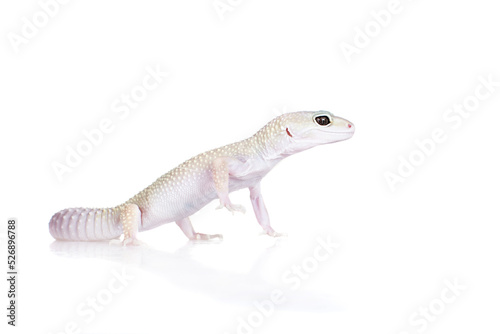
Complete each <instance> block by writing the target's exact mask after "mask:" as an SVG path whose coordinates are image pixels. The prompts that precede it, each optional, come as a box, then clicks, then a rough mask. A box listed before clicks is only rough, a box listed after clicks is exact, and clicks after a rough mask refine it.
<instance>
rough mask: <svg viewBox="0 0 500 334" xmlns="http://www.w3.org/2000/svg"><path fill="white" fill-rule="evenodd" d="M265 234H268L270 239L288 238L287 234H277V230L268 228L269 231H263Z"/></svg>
mask: <svg viewBox="0 0 500 334" xmlns="http://www.w3.org/2000/svg"><path fill="white" fill-rule="evenodd" d="M263 232H264V233H265V234H267V235H268V236H270V237H274V238H279V237H287V236H288V234H287V233H278V232H276V231H275V230H273V229H272V228H271V227H269V228H267V229H264V231H263Z"/></svg>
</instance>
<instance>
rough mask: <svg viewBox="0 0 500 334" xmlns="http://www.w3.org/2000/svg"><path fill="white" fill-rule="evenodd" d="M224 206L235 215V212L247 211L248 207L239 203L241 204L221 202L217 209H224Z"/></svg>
mask: <svg viewBox="0 0 500 334" xmlns="http://www.w3.org/2000/svg"><path fill="white" fill-rule="evenodd" d="M222 208H226V209H228V210H229V212H231V213H232V214H233V215H234V213H235V212H241V213H245V212H246V209H245V207H244V206H243V205H239V204H232V203H224V204H223V203H222V202H221V203H220V205H219V206H218V207H217V208H216V209H217V210H219V209H222Z"/></svg>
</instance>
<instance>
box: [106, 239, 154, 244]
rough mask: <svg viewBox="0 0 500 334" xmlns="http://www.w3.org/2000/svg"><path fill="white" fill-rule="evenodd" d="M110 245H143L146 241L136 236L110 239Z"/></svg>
mask: <svg viewBox="0 0 500 334" xmlns="http://www.w3.org/2000/svg"><path fill="white" fill-rule="evenodd" d="M109 244H110V245H118V246H142V245H145V243H144V242H142V241H140V240H139V239H136V238H127V239H124V240H119V239H113V240H110V241H109Z"/></svg>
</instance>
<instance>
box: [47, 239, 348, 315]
mask: <svg viewBox="0 0 500 334" xmlns="http://www.w3.org/2000/svg"><path fill="white" fill-rule="evenodd" d="M268 239H269V240H268V241H267V242H263V243H262V242H255V243H253V244H249V243H239V244H230V243H226V242H224V241H222V242H216V241H214V242H187V243H186V244H185V245H184V246H182V247H180V248H178V249H177V250H176V251H174V252H167V251H163V250H157V249H155V248H152V247H149V246H147V245H143V246H137V247H122V246H117V245H110V244H109V242H66V241H55V242H53V243H52V244H51V245H50V249H51V251H52V252H53V253H54V254H56V255H58V256H63V257H69V258H87V259H97V260H105V261H111V262H115V263H118V264H120V265H125V266H132V267H135V268H136V269H139V270H144V271H146V272H150V273H153V274H154V275H157V276H159V277H161V278H162V279H163V280H165V281H167V282H168V283H169V284H172V285H174V286H176V287H178V288H180V289H185V290H189V291H191V292H193V293H198V294H200V295H204V296H208V297H210V298H213V299H215V300H218V301H219V302H225V303H231V304H248V303H251V302H252V301H255V300H264V299H267V298H269V295H270V293H271V292H272V291H273V290H276V289H278V290H280V291H283V293H284V295H285V296H286V299H287V302H286V303H283V304H282V305H279V308H280V309H288V310H294V311H311V312H318V311H319V312H328V311H339V310H340V309H341V308H340V306H339V305H338V303H337V302H336V301H335V299H334V298H333V297H332V296H331V295H328V293H326V292H325V293H322V292H318V291H314V290H312V291H308V290H304V289H302V288H301V289H297V290H296V291H295V290H294V289H291V288H292V287H293V285H292V284H291V281H290V282H284V281H283V279H282V278H281V276H282V274H283V273H284V272H285V271H286V270H288V268H287V267H289V266H286V265H285V266H284V267H283V268H285V270H276V268H275V262H276V260H279V259H283V255H285V258H288V257H289V254H290V253H289V252H288V250H289V249H288V248H289V247H290V244H289V243H288V242H287V241H286V240H285V241H283V240H280V239H272V238H268ZM266 240H267V238H266ZM251 246H252V247H251ZM295 262H297V261H295ZM292 263H293V262H292ZM273 267H274V268H273ZM290 275H292V273H291V272H290ZM290 275H289V276H290Z"/></svg>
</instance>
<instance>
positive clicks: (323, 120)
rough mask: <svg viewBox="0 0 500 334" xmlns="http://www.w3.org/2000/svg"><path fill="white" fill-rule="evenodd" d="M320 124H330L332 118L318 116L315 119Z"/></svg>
mask: <svg viewBox="0 0 500 334" xmlns="http://www.w3.org/2000/svg"><path fill="white" fill-rule="evenodd" d="M314 120H315V121H316V123H318V124H319V125H322V126H325V125H328V124H330V119H329V118H328V116H318V117H316V118H315V119H314Z"/></svg>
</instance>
